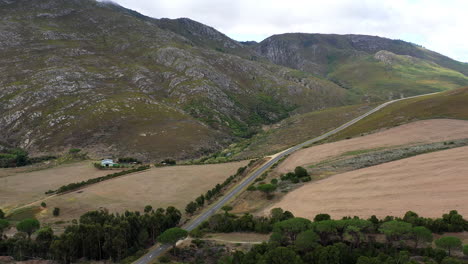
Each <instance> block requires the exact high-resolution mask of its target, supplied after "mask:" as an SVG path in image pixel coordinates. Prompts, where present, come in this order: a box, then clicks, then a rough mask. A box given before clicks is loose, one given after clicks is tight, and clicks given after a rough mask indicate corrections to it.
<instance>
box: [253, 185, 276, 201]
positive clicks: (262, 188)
mask: <svg viewBox="0 0 468 264" xmlns="http://www.w3.org/2000/svg"><path fill="white" fill-rule="evenodd" d="M257 190H259V191H261V192H264V193H265V194H266V196H267V198H271V193H272V192H274V191H275V190H276V185H273V184H262V185H259V186H258V187H257Z"/></svg>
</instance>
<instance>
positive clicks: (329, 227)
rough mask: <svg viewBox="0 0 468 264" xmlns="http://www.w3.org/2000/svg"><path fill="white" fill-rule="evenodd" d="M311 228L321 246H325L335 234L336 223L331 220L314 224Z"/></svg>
mask: <svg viewBox="0 0 468 264" xmlns="http://www.w3.org/2000/svg"><path fill="white" fill-rule="evenodd" d="M313 227H314V230H315V232H317V234H318V235H319V237H320V242H321V243H322V245H327V244H328V243H329V242H330V237H331V236H333V235H335V234H336V233H337V229H336V227H337V223H336V222H335V221H333V220H324V221H320V222H314V223H313Z"/></svg>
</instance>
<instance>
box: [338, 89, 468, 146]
mask: <svg viewBox="0 0 468 264" xmlns="http://www.w3.org/2000/svg"><path fill="white" fill-rule="evenodd" d="M467 102H468V87H466V88H460V89H456V90H451V91H446V92H443V93H440V94H435V95H429V96H423V97H418V98H413V99H408V100H403V101H400V102H396V103H394V104H391V105H389V106H387V107H385V108H383V109H382V110H380V111H378V112H376V113H374V114H372V115H370V116H368V117H367V118H365V119H363V120H361V121H360V122H358V123H357V124H355V125H353V126H351V127H349V128H347V129H345V130H343V131H341V132H340V133H338V134H336V135H335V136H332V137H331V138H330V140H341V139H345V138H350V137H355V136H359V135H361V134H366V133H370V132H372V131H376V130H379V129H383V128H390V127H395V126H398V125H402V124H405V123H409V122H412V121H416V120H424V119H435V118H453V119H463V120H468V103H467Z"/></svg>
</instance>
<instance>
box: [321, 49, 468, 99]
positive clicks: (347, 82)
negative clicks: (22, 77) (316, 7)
mask: <svg viewBox="0 0 468 264" xmlns="http://www.w3.org/2000/svg"><path fill="white" fill-rule="evenodd" d="M378 54H381V57H379V58H380V60H378V59H376V58H375V57H374V56H366V57H362V58H359V59H353V60H348V61H347V62H346V63H343V64H340V65H339V66H338V67H337V68H336V70H335V71H334V72H333V73H332V74H330V76H329V77H330V78H331V79H333V80H336V81H337V82H339V83H341V84H342V85H343V86H345V87H348V88H350V89H351V91H352V92H354V93H357V94H359V95H361V96H362V95H364V96H370V97H371V98H374V100H375V99H377V100H387V99H392V98H400V96H406V97H407V96H412V95H418V94H424V93H431V92H438V91H444V90H449V89H454V88H459V87H462V86H466V85H468V77H466V76H465V75H463V74H462V73H460V72H456V71H454V70H450V69H447V68H443V67H441V66H439V65H437V64H435V63H431V62H428V61H423V60H420V59H416V58H413V57H409V56H401V55H396V54H393V53H390V52H381V53H378ZM376 56H377V55H376Z"/></svg>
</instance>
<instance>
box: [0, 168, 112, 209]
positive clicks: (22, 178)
mask: <svg viewBox="0 0 468 264" xmlns="http://www.w3.org/2000/svg"><path fill="white" fill-rule="evenodd" d="M35 169H36V168H34V167H30V166H27V167H19V168H7V169H3V168H2V169H0V186H2V187H1V188H0V208H3V209H4V210H5V209H6V210H9V209H12V208H16V207H19V206H22V205H25V204H28V203H31V202H34V201H36V200H40V199H43V198H46V197H47V195H45V194H44V193H45V192H46V191H48V190H55V189H57V188H58V187H60V186H62V185H65V184H68V183H72V182H80V181H83V180H87V179H91V178H96V177H100V176H104V175H106V174H109V173H112V172H117V171H119V170H113V171H112V172H110V171H106V170H97V169H96V168H94V167H93V166H92V164H91V162H90V161H82V162H76V163H69V164H64V165H59V166H57V167H52V168H46V169H39V170H35ZM31 170H32V171H31Z"/></svg>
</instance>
